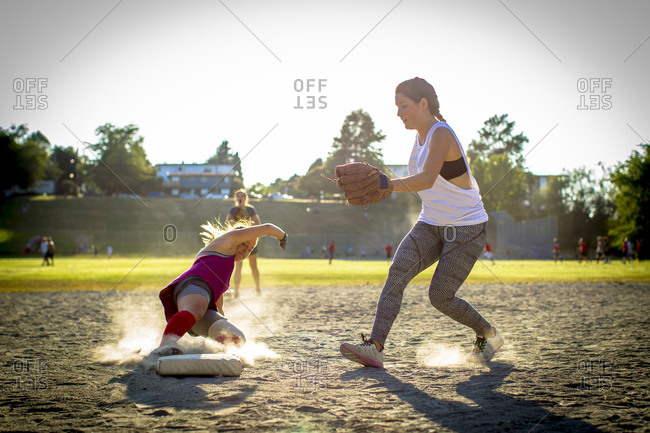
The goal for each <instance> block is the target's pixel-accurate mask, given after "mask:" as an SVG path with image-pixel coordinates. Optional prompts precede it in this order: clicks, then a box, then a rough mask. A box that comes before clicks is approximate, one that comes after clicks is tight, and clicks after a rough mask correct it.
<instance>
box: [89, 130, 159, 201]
mask: <svg viewBox="0 0 650 433" xmlns="http://www.w3.org/2000/svg"><path fill="white" fill-rule="evenodd" d="M138 131H139V128H138V127H137V126H135V125H127V126H124V127H122V128H118V127H116V126H114V125H112V124H110V123H106V124H105V125H102V126H100V127H98V128H97V129H96V130H95V134H96V135H97V136H98V137H99V141H98V142H97V143H95V144H91V145H90V148H91V149H92V150H93V151H95V152H96V153H97V155H98V158H97V159H96V160H95V161H94V163H93V167H92V169H91V174H92V178H93V180H94V181H95V183H96V184H97V186H99V187H100V188H101V189H103V190H104V191H105V192H106V193H107V194H117V193H124V194H129V193H136V194H145V193H148V192H150V191H153V190H155V189H158V188H159V185H160V180H159V179H158V178H157V176H156V169H155V168H154V167H153V166H152V165H151V163H150V162H149V160H148V159H147V155H146V153H145V151H144V148H143V147H142V143H143V141H144V138H143V137H141V136H139V135H138Z"/></svg>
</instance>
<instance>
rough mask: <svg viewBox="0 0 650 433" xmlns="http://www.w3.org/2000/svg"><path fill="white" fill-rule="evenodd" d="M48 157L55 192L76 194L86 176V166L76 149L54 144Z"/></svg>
mask: <svg viewBox="0 0 650 433" xmlns="http://www.w3.org/2000/svg"><path fill="white" fill-rule="evenodd" d="M50 159H51V161H52V172H53V179H54V181H55V183H56V193H57V194H63V195H78V194H79V190H80V187H81V185H82V184H83V182H84V181H85V178H86V171H87V167H86V164H85V162H84V161H83V158H82V157H81V156H80V155H79V153H78V152H77V150H76V149H75V148H73V147H72V146H68V147H61V146H54V147H53V148H52V154H51V155H50Z"/></svg>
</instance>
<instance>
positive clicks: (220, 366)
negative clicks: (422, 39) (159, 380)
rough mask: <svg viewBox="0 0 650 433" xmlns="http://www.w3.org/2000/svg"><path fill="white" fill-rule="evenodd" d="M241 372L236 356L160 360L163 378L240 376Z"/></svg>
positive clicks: (186, 357) (193, 356) (165, 358)
mask: <svg viewBox="0 0 650 433" xmlns="http://www.w3.org/2000/svg"><path fill="white" fill-rule="evenodd" d="M241 370H242V362H241V360H240V359H239V358H238V357H236V356H234V355H223V354H215V353H191V354H188V355H172V356H161V357H160V358H159V359H158V374H160V375H161V376H239V375H240V374H241Z"/></svg>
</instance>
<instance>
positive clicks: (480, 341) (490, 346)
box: [467, 328, 503, 362]
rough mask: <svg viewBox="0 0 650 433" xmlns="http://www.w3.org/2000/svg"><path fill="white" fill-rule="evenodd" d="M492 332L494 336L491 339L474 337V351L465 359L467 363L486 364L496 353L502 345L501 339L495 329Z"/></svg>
mask: <svg viewBox="0 0 650 433" xmlns="http://www.w3.org/2000/svg"><path fill="white" fill-rule="evenodd" d="M494 330H495V331H496V334H495V335H494V336H492V337H480V336H478V335H477V336H476V340H474V349H473V350H472V353H470V354H469V356H468V357H467V361H468V362H488V361H490V360H491V359H492V357H493V356H494V354H495V353H497V350H499V349H500V348H501V346H502V345H503V337H502V336H501V334H500V333H499V331H498V330H497V329H496V328H494Z"/></svg>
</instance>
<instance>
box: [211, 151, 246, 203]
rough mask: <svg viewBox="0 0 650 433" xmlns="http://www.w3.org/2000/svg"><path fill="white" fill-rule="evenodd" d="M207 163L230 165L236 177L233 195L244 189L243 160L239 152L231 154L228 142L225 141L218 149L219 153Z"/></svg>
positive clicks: (232, 189) (232, 190)
mask: <svg viewBox="0 0 650 433" xmlns="http://www.w3.org/2000/svg"><path fill="white" fill-rule="evenodd" d="M205 163H206V164H216V165H229V166H232V167H233V173H234V174H235V176H234V178H233V184H232V188H231V193H234V192H235V191H237V190H238V189H241V188H243V187H244V174H243V172H242V169H241V159H240V158H239V152H234V153H233V152H231V150H230V146H229V144H228V140H223V141H222V142H221V144H220V145H219V146H218V147H217V153H216V154H214V155H212V156H211V157H210V158H208V160H207V161H206V162H205Z"/></svg>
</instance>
